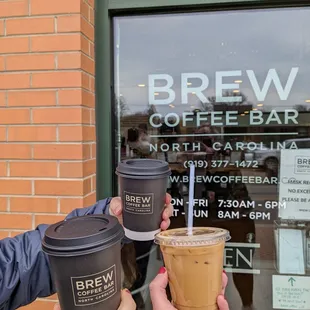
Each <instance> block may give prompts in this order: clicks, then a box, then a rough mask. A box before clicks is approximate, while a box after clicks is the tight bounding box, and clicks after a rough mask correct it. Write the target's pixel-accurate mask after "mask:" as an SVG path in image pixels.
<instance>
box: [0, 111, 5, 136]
mask: <svg viewBox="0 0 310 310" xmlns="http://www.w3.org/2000/svg"><path fill="white" fill-rule="evenodd" d="M0 111H1V110H0ZM0 141H1V142H4V141H6V128H5V127H0Z"/></svg>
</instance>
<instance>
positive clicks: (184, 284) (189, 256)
mask: <svg viewBox="0 0 310 310" xmlns="http://www.w3.org/2000/svg"><path fill="white" fill-rule="evenodd" d="M228 240H230V233H229V231H228V230H225V229H221V228H214V227H194V228H193V230H192V235H189V234H188V229H187V228H178V229H171V230H167V231H163V232H161V233H159V234H157V235H156V238H155V243H157V244H159V245H160V248H161V251H162V253H163V256H164V262H165V266H166V269H167V272H168V276H169V286H170V290H171V295H172V301H173V305H174V306H175V307H176V308H177V309H178V310H194V309H195V310H217V309H218V307H217V297H218V295H219V294H220V293H221V290H222V272H223V256H224V247H225V242H226V241H228Z"/></svg>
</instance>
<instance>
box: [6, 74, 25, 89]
mask: <svg viewBox="0 0 310 310" xmlns="http://www.w3.org/2000/svg"><path fill="white" fill-rule="evenodd" d="M29 87H30V75H29V74H28V73H18V74H16V73H5V74H0V89H18V88H29Z"/></svg>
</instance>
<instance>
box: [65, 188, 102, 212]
mask: <svg viewBox="0 0 310 310" xmlns="http://www.w3.org/2000/svg"><path fill="white" fill-rule="evenodd" d="M95 203H96V193H91V194H90V195H87V196H86V197H84V198H60V212H61V213H65V214H69V213H70V212H72V211H73V210H75V209H79V208H85V207H90V206H92V205H93V204H95Z"/></svg>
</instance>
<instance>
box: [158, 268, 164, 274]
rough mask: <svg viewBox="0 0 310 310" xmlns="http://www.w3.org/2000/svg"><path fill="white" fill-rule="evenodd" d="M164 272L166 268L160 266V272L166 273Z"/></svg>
mask: <svg viewBox="0 0 310 310" xmlns="http://www.w3.org/2000/svg"><path fill="white" fill-rule="evenodd" d="M164 273H166V268H165V267H160V269H159V272H158V274H164Z"/></svg>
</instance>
